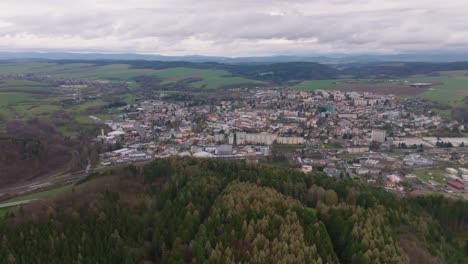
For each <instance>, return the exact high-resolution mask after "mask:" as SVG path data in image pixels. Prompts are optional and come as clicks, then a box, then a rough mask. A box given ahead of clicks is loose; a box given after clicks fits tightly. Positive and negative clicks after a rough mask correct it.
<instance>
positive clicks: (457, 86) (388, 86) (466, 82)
mask: <svg viewBox="0 0 468 264" xmlns="http://www.w3.org/2000/svg"><path fill="white" fill-rule="evenodd" d="M467 73H468V71H451V72H440V73H439V74H440V76H415V77H410V78H404V79H399V80H378V81H375V80H372V81H369V80H350V81H349V82H348V81H344V80H306V81H302V82H300V83H298V84H296V85H293V86H292V87H291V88H292V89H296V90H304V91H310V90H317V89H324V90H333V89H345V90H347V91H349V90H352V89H356V90H363V89H365V90H367V91H372V89H374V90H375V91H376V92H382V89H384V91H383V92H385V93H393V94H395V95H401V96H408V95H411V96H418V97H421V98H424V99H428V100H430V101H434V102H437V103H440V104H444V105H450V106H460V105H462V104H463V100H464V98H465V97H467V96H468V76H466V74H467ZM414 82H431V83H437V84H436V85H434V86H432V87H431V88H429V89H420V88H416V89H415V88H413V87H409V86H408V84H409V83H414ZM417 89H420V90H419V91H418V90H417Z"/></svg>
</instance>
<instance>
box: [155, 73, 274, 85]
mask: <svg viewBox="0 0 468 264" xmlns="http://www.w3.org/2000/svg"><path fill="white" fill-rule="evenodd" d="M155 75H156V76H157V77H160V78H162V79H164V81H163V84H165V83H166V84H167V83H174V82H177V81H181V80H184V79H190V78H193V79H195V80H196V79H201V80H197V81H194V82H191V83H190V86H192V87H195V88H204V89H216V88H219V87H223V86H229V85H236V84H246V83H256V84H264V83H265V82H262V81H255V80H249V79H245V78H241V77H233V76H231V74H230V73H229V72H227V71H223V70H212V69H192V68H171V69H165V70H160V71H157V72H156V73H155Z"/></svg>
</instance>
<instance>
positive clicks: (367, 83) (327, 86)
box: [291, 79, 403, 91]
mask: <svg viewBox="0 0 468 264" xmlns="http://www.w3.org/2000/svg"><path fill="white" fill-rule="evenodd" d="M401 84H403V81H390V80H371V79H338V80H306V81H302V82H300V83H298V84H295V85H293V86H292V87H291V88H292V89H295V90H302V91H310V90H333V89H341V88H347V87H353V86H356V87H376V86H377V87H378V86H391V85H401Z"/></svg>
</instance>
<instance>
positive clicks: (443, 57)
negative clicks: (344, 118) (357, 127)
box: [0, 52, 468, 64]
mask: <svg viewBox="0 0 468 264" xmlns="http://www.w3.org/2000/svg"><path fill="white" fill-rule="evenodd" d="M10 59H17V60H18V59H19V60H22V59H47V60H149V61H187V62H196V63H200V62H218V63H226V64H271V63H280V62H298V61H303V62H317V63H322V64H348V63H375V62H415V61H417V62H456V61H465V60H466V61H468V54H463V53H461V54H458V53H428V54H424V53H421V54H394V55H379V54H363V55H349V54H312V55H310V54H309V55H308V54H304V55H274V56H255V57H223V56H203V55H186V56H164V55H158V54H137V53H72V52H0V60H10Z"/></svg>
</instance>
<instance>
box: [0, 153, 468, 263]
mask: <svg viewBox="0 0 468 264" xmlns="http://www.w3.org/2000/svg"><path fill="white" fill-rule="evenodd" d="M467 230H468V204H467V203H466V202H461V201H452V200H447V199H444V198H442V197H418V198H397V197H395V196H393V195H392V194H390V193H386V192H384V191H383V190H382V189H377V188H373V187H368V186H366V185H363V184H359V183H357V182H353V181H348V180H338V181H336V180H333V179H330V178H328V177H325V176H323V175H305V174H303V173H301V172H299V171H296V170H292V169H284V168H279V167H271V166H262V165H253V164H247V163H244V162H228V161H219V160H210V159H198V160H197V159H192V158H184V159H182V158H172V159H165V160H158V161H154V162H152V163H149V164H147V165H145V166H144V167H135V166H133V165H131V166H128V167H125V168H124V169H118V170H117V169H115V170H114V171H109V172H106V173H104V174H93V175H90V176H89V177H88V178H87V179H85V180H83V181H82V182H81V183H80V184H78V185H76V186H75V187H74V188H73V189H72V190H71V191H69V192H68V193H67V194H65V195H64V196H61V197H57V198H55V199H54V200H49V201H41V202H38V203H34V204H29V205H27V206H24V207H23V208H21V209H20V210H18V211H16V212H15V213H14V214H10V215H7V216H6V219H4V220H3V221H1V222H0V234H1V235H0V243H1V246H0V263H240V262H242V263H468V244H467V243H466V242H465V241H464V240H463V237H466V234H467Z"/></svg>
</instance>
